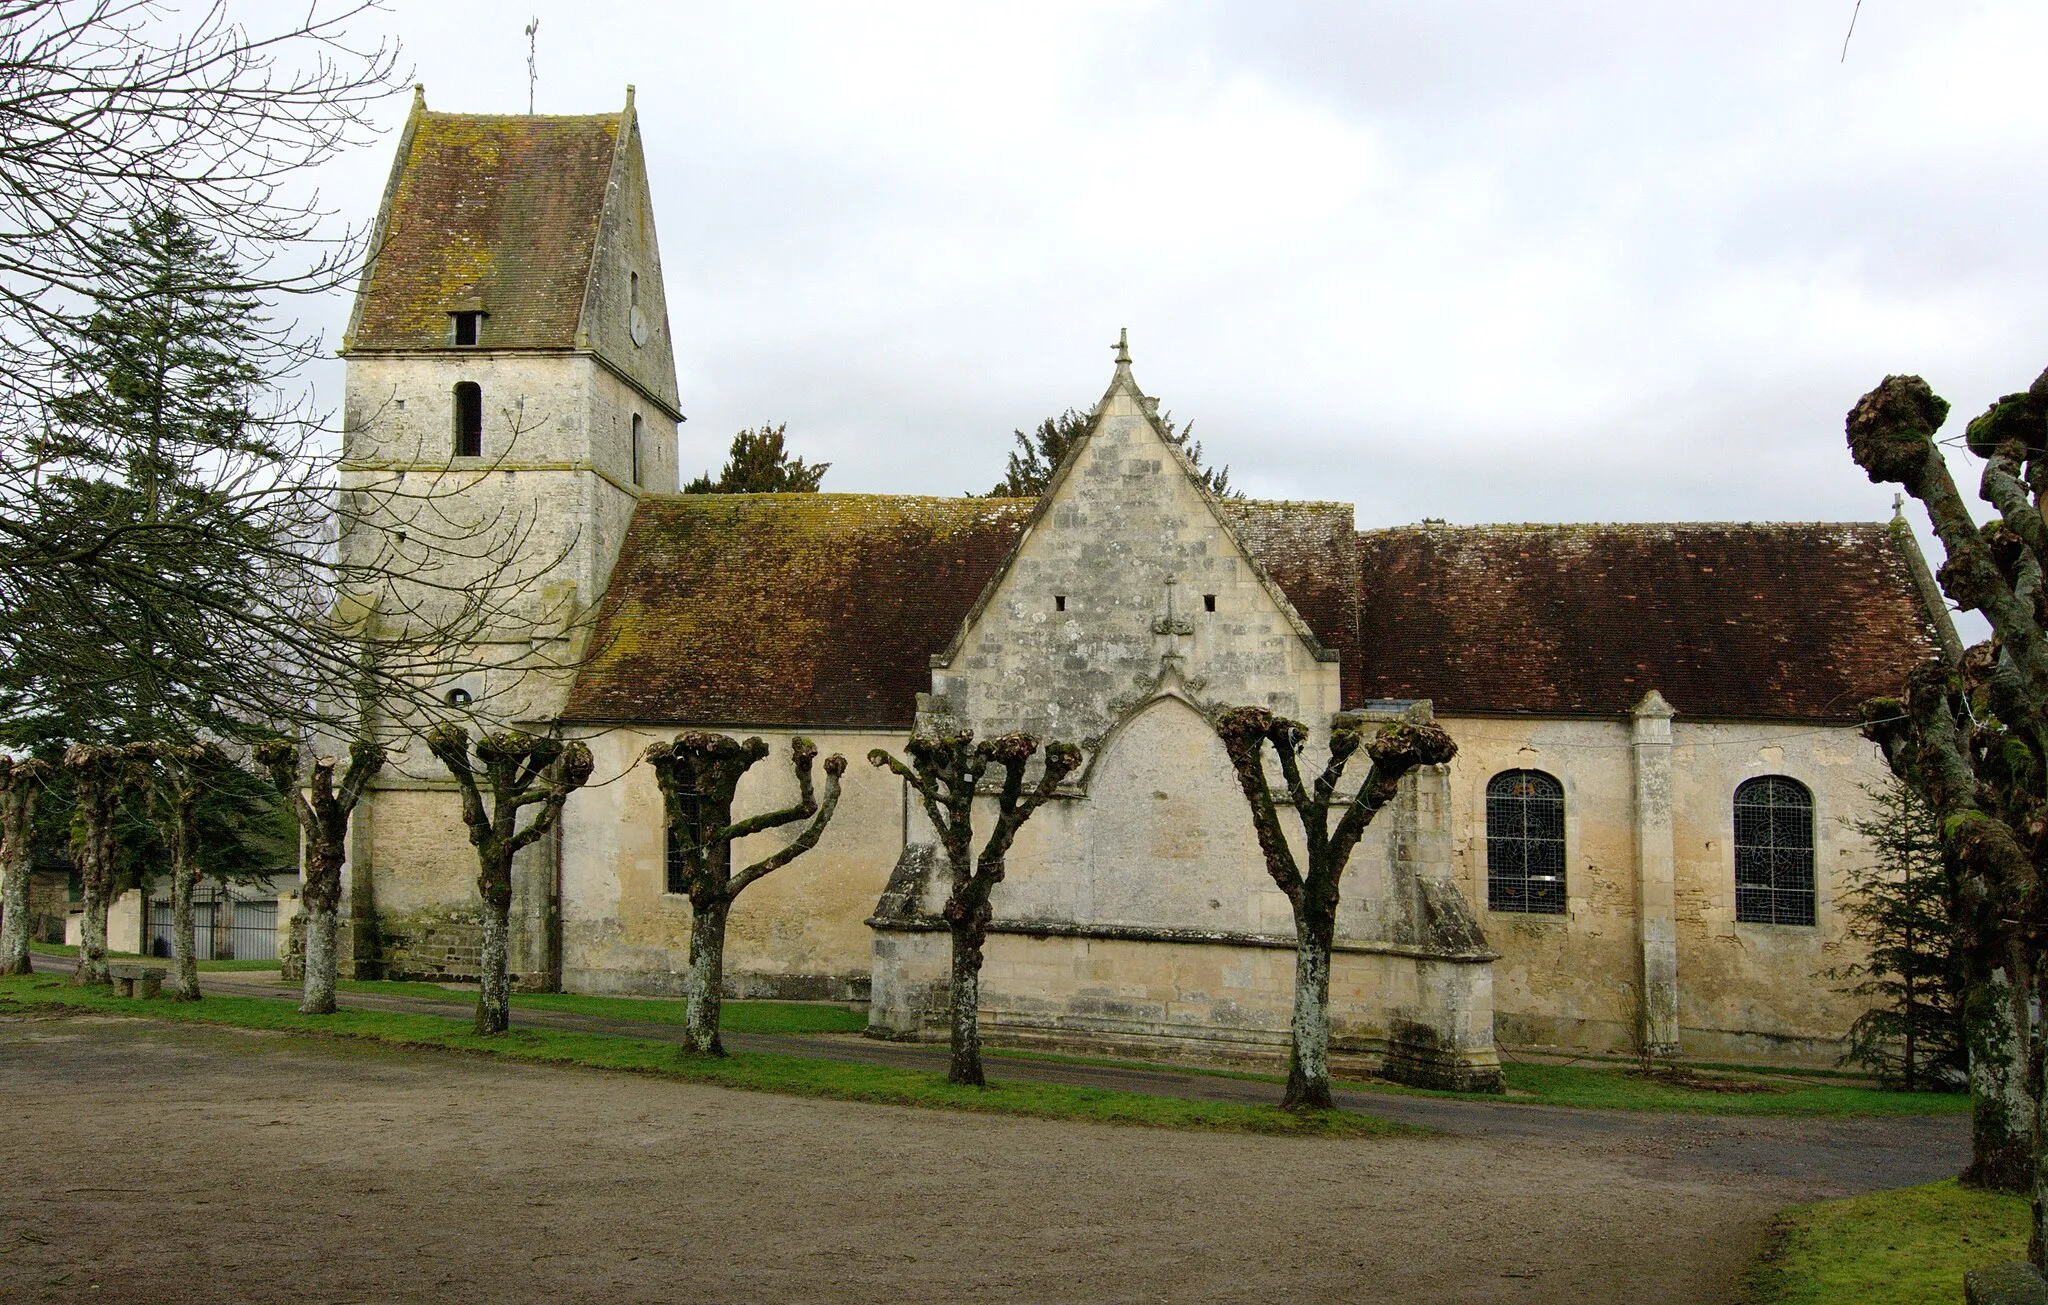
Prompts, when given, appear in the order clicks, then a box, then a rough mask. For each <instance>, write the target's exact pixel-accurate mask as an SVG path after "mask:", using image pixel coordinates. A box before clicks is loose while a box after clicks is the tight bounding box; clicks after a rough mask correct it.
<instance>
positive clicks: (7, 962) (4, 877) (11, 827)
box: [0, 757, 50, 975]
mask: <svg viewBox="0 0 2048 1305" xmlns="http://www.w3.org/2000/svg"><path fill="white" fill-rule="evenodd" d="M49 778H50V767H49V765H48V764H47V763H45V762H41V761H36V760H34V759H25V760H20V761H17V760H15V759H14V758H12V757H0V975H8V974H28V973H30V972H31V970H32V969H33V966H34V963H33V962H32V961H30V960H29V949H28V945H29V943H30V941H31V938H30V930H29V918H28V910H29V902H28V878H29V870H30V858H29V848H30V844H31V843H32V842H33V841H34V834H35V816H36V799H37V797H39V796H40V795H41V793H42V790H43V786H44V785H45V784H47V783H48V782H49Z"/></svg>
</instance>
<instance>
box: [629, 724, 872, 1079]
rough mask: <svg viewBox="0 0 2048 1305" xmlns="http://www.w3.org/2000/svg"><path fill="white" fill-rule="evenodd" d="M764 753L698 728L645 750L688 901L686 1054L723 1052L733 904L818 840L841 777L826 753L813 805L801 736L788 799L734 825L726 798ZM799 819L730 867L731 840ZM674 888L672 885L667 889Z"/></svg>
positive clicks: (761, 746) (792, 751) (808, 750)
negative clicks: (773, 846)
mask: <svg viewBox="0 0 2048 1305" xmlns="http://www.w3.org/2000/svg"><path fill="white" fill-rule="evenodd" d="M767 755H768V745H767V744H765V743H763V742H762V741H761V740H759V739H748V740H747V741H746V742H745V743H741V742H739V741H738V740H736V739H732V738H729V737H727V736H726V735H723V734H713V733H707V732H704V731H699V730H686V731H684V732H683V733H681V734H678V735H676V737H675V741H674V742H672V743H656V744H652V745H650V746H649V747H648V749H647V760H648V761H649V762H650V763H651V764H652V765H653V767H654V776H655V779H656V781H657V782H658V783H659V784H660V785H661V797H662V803H663V805H664V807H665V808H666V809H667V812H668V828H669V838H670V839H671V840H672V843H671V849H670V853H669V855H670V856H672V857H674V858H676V860H677V862H679V868H680V870H681V872H682V886H683V890H684V891H685V892H687V893H688V894H689V897H690V975H689V981H688V990H687V996H688V999H689V1005H688V1007H687V1012H686V1013H687V1018H688V1021H689V1024H688V1029H687V1032H686V1034H685V1037H686V1038H687V1039H688V1043H689V1047H690V1050H692V1051H695V1052H699V1053H701V1054H704V1055H711V1056H723V1055H724V1054H725V1047H724V1045H723V1044H722V1043H721V1042H720V1041H719V1038H718V1016H719V1005H720V1002H721V1000H722V998H723V995H724V986H725V922H726V917H727V916H728V915H730V914H731V912H732V904H733V902H734V900H735V899H737V898H738V897H739V895H740V893H741V892H743V891H744V890H745V889H747V888H748V887H749V886H750V885H752V884H754V883H756V882H758V881H759V880H761V879H762V878H764V877H765V876H767V875H769V874H772V873H773V872H775V871H777V870H780V869H781V868H782V867H783V866H786V865H788V864H789V863H790V862H791V861H794V860H796V859H797V858H798V857H800V856H802V855H803V854H804V853H806V852H808V851H810V850H811V849H812V848H814V847H816V846H817V845H818V838H819V836H820V835H822V834H823V833H824V832H825V826H826V825H828V824H830V823H831V820H832V813H833V811H834V810H835V809H836V808H837V807H838V806H839V777H840V776H842V775H844V774H845V773H846V758H845V757H842V756H839V755H837V754H834V755H832V756H830V757H827V758H825V800H824V801H823V802H822V803H821V802H819V801H818V799H817V797H816V796H815V795H814V793H813V792H812V787H811V766H812V764H813V763H814V762H816V761H817V759H818V745H817V744H815V743H813V742H811V741H810V740H809V739H806V738H802V737H798V738H794V739H791V740H790V741H789V767H790V770H791V771H793V772H794V773H795V775H796V785H797V800H796V803H795V804H794V805H793V806H787V807H784V808H782V809H781V810H779V811H768V812H764V813H762V814H761V815H758V816H749V817H747V818H746V819H745V820H738V821H735V820H734V819H733V818H732V803H733V795H734V794H735V793H736V792H738V790H739V785H740V780H741V779H742V778H743V777H744V776H745V775H746V773H747V772H748V771H749V770H751V769H753V766H754V763H755V762H757V761H759V760H761V759H762V758H763V757H765V756H767ZM804 819H810V821H811V823H810V824H809V825H806V826H805V827H804V829H803V830H802V832H800V833H799V834H798V835H797V836H796V837H795V838H793V839H791V840H790V841H789V842H788V843H787V844H786V845H784V846H783V847H782V848H780V849H779V850H777V851H775V852H773V853H771V854H770V855H768V856H765V857H763V858H761V859H760V860H759V861H756V862H754V864H752V865H750V866H748V867H747V868H746V869H744V870H742V871H740V872H739V873H738V874H734V873H733V869H732V845H733V844H734V843H736V842H738V841H739V840H740V839H742V838H746V837H748V836H750V835H753V834H759V833H763V832H765V831H767V830H770V829H779V828H781V827H782V826H784V825H790V824H794V823H796V822H797V821H799V820H804ZM675 887H676V885H675V883H674V882H673V881H671V883H670V885H669V888H670V891H674V890H675Z"/></svg>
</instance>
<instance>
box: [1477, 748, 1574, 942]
mask: <svg viewBox="0 0 2048 1305" xmlns="http://www.w3.org/2000/svg"><path fill="white" fill-rule="evenodd" d="M1486 904H1487V905H1488V906H1489V907H1491V908H1492V909H1494V910H1496V911H1525V912H1530V913H1534V914H1540V915H1563V914H1564V786H1563V785H1562V784H1560V783H1558V782H1557V781H1556V780H1554V779H1552V778H1551V777H1550V776H1548V775H1546V774H1544V773H1543V772H1541V771H1537V770H1508V771H1502V772H1501V773H1500V774H1498V775H1495V776H1494V777H1493V778H1492V779H1491V780H1489V781H1488V782H1487V785H1486Z"/></svg>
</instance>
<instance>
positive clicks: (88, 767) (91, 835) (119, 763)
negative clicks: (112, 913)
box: [64, 743, 138, 984]
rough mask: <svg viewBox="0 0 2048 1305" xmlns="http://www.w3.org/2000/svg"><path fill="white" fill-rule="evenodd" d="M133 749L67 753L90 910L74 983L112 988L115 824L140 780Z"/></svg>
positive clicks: (75, 848)
mask: <svg viewBox="0 0 2048 1305" xmlns="http://www.w3.org/2000/svg"><path fill="white" fill-rule="evenodd" d="M133 747H134V745H130V747H129V748H115V747H109V746H107V745H105V744H102V743H74V744H72V745H71V746H70V747H69V748H67V749H65V751H64V768H65V769H66V770H68V771H70V772H71V792H72V800H73V801H74V802H76V803H77V806H78V810H77V814H76V817H75V818H74V820H73V821H72V827H71V859H72V861H73V862H74V863H75V864H76V866H77V868H78V883H79V898H80V904H81V905H83V906H84V908H85V918H84V920H83V922H82V923H81V925H80V929H79V936H78V970H77V972H76V973H75V974H74V975H73V978H72V981H73V982H74V983H80V984H87V983H106V982H108V973H107V908H108V907H109V906H110V905H112V904H113V903H112V899H113V890H114V858H115V854H116V847H115V837H114V818H115V816H116V815H117V814H118V813H119V812H120V809H121V799H122V796H123V795H124V793H125V792H126V790H127V788H128V786H129V785H130V784H131V783H132V782H133V780H134V775H135V768H136V765H137V761H138V756H137V754H136V753H135V752H134V751H132V748H133Z"/></svg>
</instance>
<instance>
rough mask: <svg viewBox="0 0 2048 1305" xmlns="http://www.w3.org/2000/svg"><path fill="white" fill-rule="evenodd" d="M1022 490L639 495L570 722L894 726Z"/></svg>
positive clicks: (1002, 536)
mask: <svg viewBox="0 0 2048 1305" xmlns="http://www.w3.org/2000/svg"><path fill="white" fill-rule="evenodd" d="M1034 506H1035V503H1034V501H1032V500H1029V499H973V498H968V499H945V498H915V497H909V496H903V495H883V494H682V495H674V496H667V497H652V496H650V497H645V498H642V499H641V500H640V506H639V508H638V509H637V510H636V511H635V512H634V514H633V522H632V525H631V526H630V528H629V529H628V530H627V532H626V539H625V542H624V544H623V545H621V547H620V552H619V560H618V563H617V565H616V566H615V567H613V569H612V580H611V587H610V589H609V590H608V591H607V593H606V595H605V600H604V603H603V606H602V607H601V609H600V613H599V619H598V627H597V630H596V631H595V634H594V636H593V639H594V642H593V647H594V649H595V652H594V654H593V656H592V659H591V661H590V662H589V663H588V664H587V665H586V666H585V667H584V670H583V672H582V674H581V675H579V676H578V677H577V680H576V685H575V688H574V689H573V690H572V691H571V693H570V695H569V705H568V709H567V715H568V716H569V717H570V718H572V719H578V720H631V721H645V722H650V723H657V722H691V723H695V724H705V725H773V724H793V725H794V724H801V725H845V726H877V727H882V728H887V729H907V728H908V727H909V725H910V723H911V720H912V718H913V717H914V716H915V715H916V712H917V695H918V694H919V693H921V692H928V691H929V690H930V689H931V654H933V653H935V652H940V651H943V650H944V649H945V647H946V644H947V643H948V642H949V641H950V640H951V639H952V637H953V631H954V629H955V628H956V627H957V626H958V625H959V624H960V620H961V618H962V617H964V616H965V615H966V614H967V610H968V609H969V608H970V607H972V606H973V605H974V600H975V598H976V597H977V596H979V595H980V593H981V589H982V586H983V585H985V584H986V583H987V582H988V580H989V577H990V576H992V575H994V574H995V572H996V569H997V567H998V566H1000V565H1001V564H1002V561H1003V559H1004V558H1005V557H1006V556H1008V555H1009V552H1010V550H1011V548H1012V547H1014V546H1015V545H1016V542H1017V539H1018V536H1020V535H1021V534H1022V533H1023V530H1024V526H1025V523H1026V522H1027V521H1028V520H1029V519H1030V516H1031V511H1032V508H1033V507H1034Z"/></svg>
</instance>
